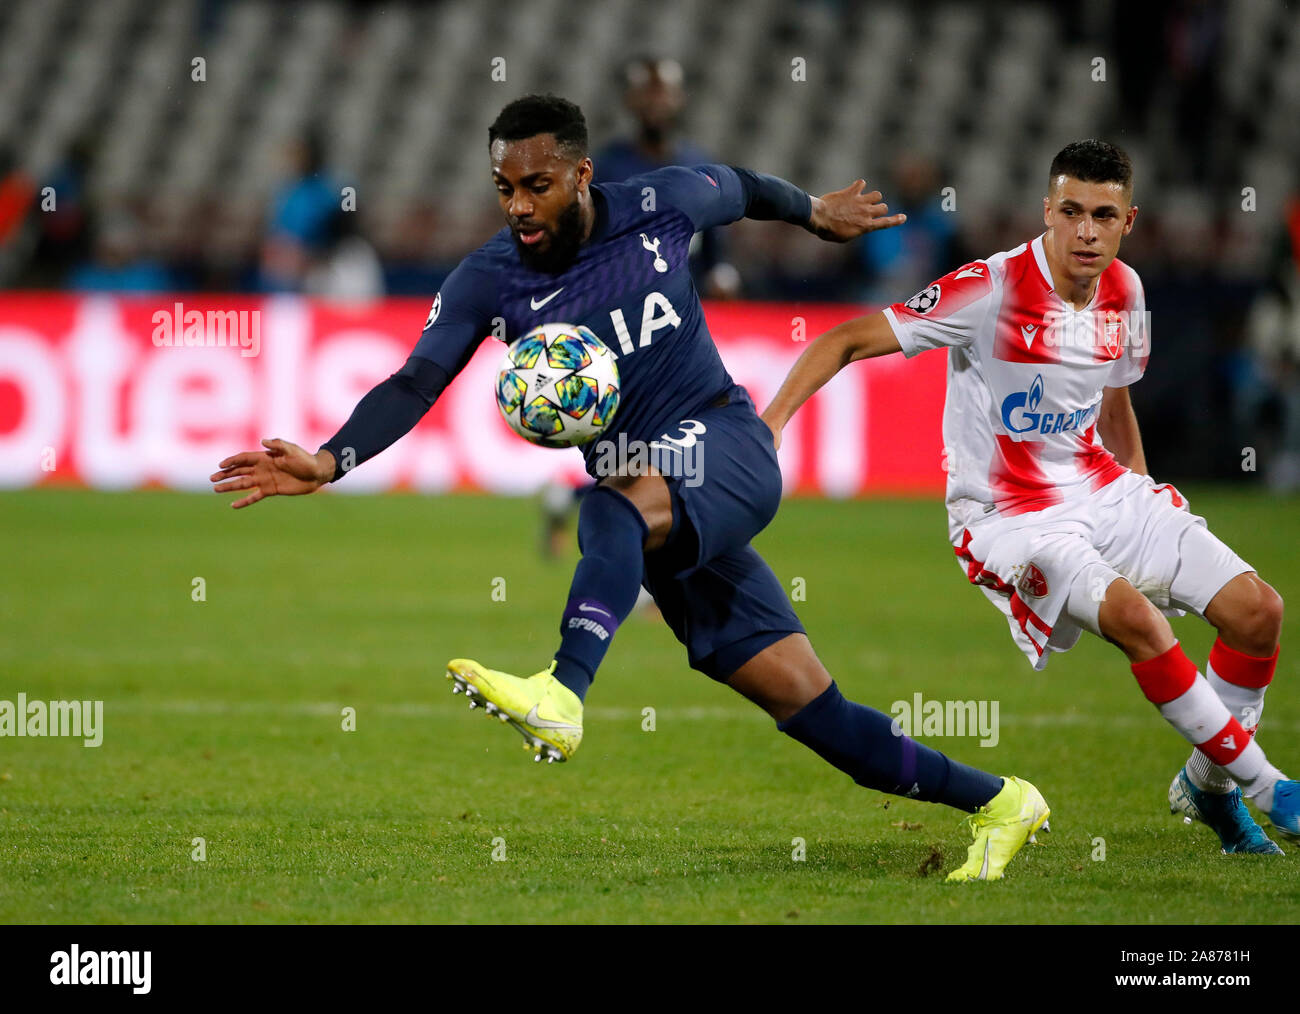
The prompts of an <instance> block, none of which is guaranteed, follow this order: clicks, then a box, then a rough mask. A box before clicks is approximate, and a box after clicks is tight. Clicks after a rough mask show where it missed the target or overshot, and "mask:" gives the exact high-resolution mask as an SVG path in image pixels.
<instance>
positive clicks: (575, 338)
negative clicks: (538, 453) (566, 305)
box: [496, 324, 619, 447]
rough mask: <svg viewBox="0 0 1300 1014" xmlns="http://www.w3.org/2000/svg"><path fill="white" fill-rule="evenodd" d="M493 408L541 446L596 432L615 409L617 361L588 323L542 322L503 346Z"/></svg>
mask: <svg viewBox="0 0 1300 1014" xmlns="http://www.w3.org/2000/svg"><path fill="white" fill-rule="evenodd" d="M496 393H497V408H499V409H500V410H501V414H502V415H503V416H505V420H506V422H508V423H509V424H510V428H511V429H513V430H514V431H515V432H516V433H518V434H519V435H520V436H521V437H523V438H524V439H525V440H529V441H531V442H532V443H534V444H540V445H542V446H543V447H574V446H576V445H577V444H585V443H586V442H587V441H589V440H592V439H593V438H595V437H596V436H598V435H599V434H600V433H601V432H602V431H603V430H604V429H605V427H606V426H608V425H609V421H610V420H611V419H612V418H613V417H614V413H615V412H616V411H617V410H618V398H619V384H618V362H617V361H616V360H615V358H614V354H613V353H612V352H610V351H609V349H608V348H606V347H605V345H604V344H603V343H602V342H601V340H600V339H599V338H597V337H596V336H595V334H593V333H592V332H591V331H590V330H589V329H588V328H585V327H582V326H581V325H575V324H542V325H540V326H538V327H535V328H533V329H532V330H531V331H529V332H528V333H527V334H526V335H524V336H523V337H522V338H520V339H518V340H517V341H515V342H514V343H513V344H512V345H511V346H510V347H509V349H507V350H506V355H505V359H504V360H503V361H502V363H501V368H500V370H498V371H497V384H496Z"/></svg>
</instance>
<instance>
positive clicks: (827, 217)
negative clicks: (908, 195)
mask: <svg viewBox="0 0 1300 1014" xmlns="http://www.w3.org/2000/svg"><path fill="white" fill-rule="evenodd" d="M866 186H867V184H866V181H865V180H854V181H853V182H852V183H850V184H849V185H848V186H847V187H845V188H844V189H843V190H833V191H831V192H830V193H829V194H823V195H822V196H821V197H814V198H813V202H812V216H811V217H810V218H809V219H808V230H809V231H810V232H812V233H813V234H814V235H815V236H817V237H818V238H819V239H825V240H829V241H830V242H832V243H847V242H848V241H849V240H851V239H857V238H858V237H859V236H861V235H862V234H863V233H867V232H875V231H876V230H877V229H889V228H891V227H892V226H895V225H902V224H903V223H904V222H906V221H907V216H906V215H890V214H889V205H887V204H885V203H884V202H883V201H882V200H881V193H880V191H879V190H872V191H871V192H870V193H865V194H864V193H863V192H862V191H863V190H865V189H866Z"/></svg>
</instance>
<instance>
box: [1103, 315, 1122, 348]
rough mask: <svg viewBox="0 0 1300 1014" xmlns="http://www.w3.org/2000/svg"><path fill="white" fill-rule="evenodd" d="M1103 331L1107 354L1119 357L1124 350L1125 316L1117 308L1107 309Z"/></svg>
mask: <svg viewBox="0 0 1300 1014" xmlns="http://www.w3.org/2000/svg"><path fill="white" fill-rule="evenodd" d="M1102 333H1103V336H1104V342H1105V348H1106V354H1107V355H1108V356H1110V358H1111V359H1118V358H1119V357H1120V355H1121V354H1122V353H1123V352H1124V318H1123V317H1121V316H1120V315H1119V313H1117V312H1116V311H1115V310H1107V311H1106V320H1105V321H1104V323H1103V324H1102Z"/></svg>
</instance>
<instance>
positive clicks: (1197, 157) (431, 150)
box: [0, 0, 1300, 481]
mask: <svg viewBox="0 0 1300 1014" xmlns="http://www.w3.org/2000/svg"><path fill="white" fill-rule="evenodd" d="M642 52H652V53H658V54H663V55H666V56H671V57H674V58H676V59H677V60H678V61H679V62H680V63H681V65H682V66H683V68H684V69H685V75H686V86H687V91H688V95H689V105H688V107H687V110H686V113H685V119H684V121H683V124H682V126H683V130H684V132H685V133H687V134H688V135H689V136H691V137H692V138H694V139H696V140H698V141H699V142H700V143H701V144H703V145H704V146H705V147H706V148H707V149H708V150H709V151H711V152H713V153H714V155H715V156H716V157H717V158H718V159H719V160H720V161H727V162H731V163H734V164H741V165H747V166H752V167H754V168H758V169H762V170H764V171H768V172H773V173H776V174H779V175H783V176H786V177H787V178H789V179H792V180H794V181H796V182H798V183H799V184H800V185H801V186H803V187H805V188H806V189H808V190H811V191H814V192H820V191H823V190H825V189H830V188H834V187H839V186H842V185H844V184H845V183H847V182H848V181H850V180H851V179H853V178H854V177H857V176H865V177H866V178H867V179H868V180H869V181H870V182H872V184H873V185H878V186H880V187H881V189H883V190H885V191H886V196H887V198H888V196H889V193H890V192H891V186H892V184H893V183H894V179H893V175H892V174H893V173H894V172H895V170H896V167H897V159H898V157H899V155H900V154H902V153H907V154H909V155H911V156H914V157H917V158H922V159H926V160H928V161H929V162H930V163H931V165H932V166H933V169H934V172H935V174H936V176H935V178H936V179H937V180H938V181H939V182H940V183H941V184H942V186H943V187H952V188H953V191H952V193H953V195H954V197H955V201H956V213H955V217H954V222H955V228H954V230H953V236H952V241H951V244H950V245H949V246H946V247H945V248H944V249H945V254H944V256H945V257H946V258H949V259H952V260H954V261H955V262H960V261H961V260H965V259H967V258H968V257H971V256H979V255H984V254H987V253H990V252H992V251H994V250H999V249H1006V248H1008V247H1010V246H1014V245H1016V244H1017V243H1019V242H1022V241H1023V240H1024V239H1026V238H1027V237H1028V236H1030V235H1032V233H1033V231H1034V230H1035V229H1036V227H1037V224H1038V222H1039V221H1040V218H1039V201H1040V199H1041V196H1042V193H1043V189H1044V182H1045V181H1044V177H1045V175H1046V166H1047V164H1048V162H1049V160H1050V158H1051V156H1052V154H1053V153H1054V152H1055V151H1056V150H1058V149H1059V148H1060V147H1061V146H1062V145H1063V144H1064V143H1065V142H1067V141H1069V140H1071V139H1074V138H1077V137H1081V136H1090V135H1100V136H1104V137H1107V138H1108V139H1111V140H1114V141H1117V142H1118V143H1120V144H1121V145H1123V146H1125V147H1126V148H1127V149H1128V150H1129V152H1130V154H1131V155H1132V156H1133V158H1134V162H1135V164H1136V166H1137V173H1138V183H1137V202H1138V203H1139V205H1140V206H1141V209H1142V212H1141V217H1140V220H1139V228H1138V229H1137V230H1136V231H1135V233H1134V235H1133V236H1132V237H1131V238H1130V240H1129V241H1128V242H1127V245H1126V248H1125V252H1124V253H1123V255H1122V256H1124V257H1125V259H1126V260H1128V261H1129V262H1130V263H1132V264H1134V266H1135V267H1137V268H1138V269H1139V271H1141V272H1142V274H1143V277H1144V279H1145V280H1146V282H1147V288H1148V304H1149V305H1150V306H1151V308H1152V311H1153V314H1154V315H1155V317H1156V330H1157V341H1160V340H1161V339H1164V340H1165V341H1166V342H1168V341H1169V340H1171V339H1172V338H1173V336H1174V335H1177V336H1178V340H1179V341H1180V342H1181V343H1182V348H1181V349H1180V354H1179V365H1178V366H1177V367H1175V366H1172V365H1166V366H1164V367H1162V371H1163V372H1162V373H1161V375H1160V376H1161V379H1160V380H1158V381H1157V382H1156V383H1154V384H1149V385H1147V386H1146V389H1144V390H1143V391H1142V392H1141V397H1142V399H1143V401H1144V402H1145V404H1143V403H1142V402H1140V404H1139V407H1140V408H1143V409H1145V410H1146V413H1147V415H1148V416H1149V417H1152V418H1153V423H1152V424H1151V425H1150V427H1149V432H1150V434H1151V438H1152V439H1153V440H1155V441H1156V442H1157V443H1159V442H1161V441H1166V442H1167V444H1168V447H1169V450H1170V453H1171V454H1173V455H1174V460H1173V462H1172V464H1171V468H1172V469H1173V470H1174V471H1180V470H1181V471H1184V472H1189V473H1199V474H1212V473H1215V472H1216V471H1217V472H1219V473H1223V472H1224V471H1225V470H1226V469H1228V467H1229V465H1228V464H1226V462H1227V461H1228V460H1229V459H1230V458H1231V456H1230V455H1227V454H1226V452H1225V453H1220V454H1217V455H1216V456H1215V457H1214V459H1213V462H1211V461H1210V459H1209V458H1208V457H1207V456H1206V455H1207V454H1208V453H1209V452H1204V453H1203V451H1204V445H1206V444H1210V443H1213V442H1214V440H1216V439H1226V440H1228V441H1229V442H1231V441H1237V442H1238V443H1239V442H1240V440H1241V439H1243V437H1242V436H1241V433H1242V432H1244V431H1248V430H1249V428H1250V427H1251V426H1254V425H1256V421H1257V417H1259V416H1260V414H1261V412H1262V413H1263V417H1265V418H1266V419H1267V417H1268V412H1269V411H1270V410H1268V409H1267V408H1259V406H1267V405H1270V404H1271V405H1275V406H1281V407H1280V408H1278V410H1277V411H1279V412H1281V413H1282V415H1284V416H1285V415H1286V414H1287V412H1288V409H1287V408H1286V405H1287V404H1289V403H1288V401H1287V399H1288V397H1290V399H1291V403H1294V402H1295V401H1297V396H1296V395H1295V393H1294V387H1295V384H1296V381H1295V376H1294V374H1295V369H1294V361H1295V358H1296V352H1295V348H1296V347H1297V346H1300V336H1297V334H1296V332H1297V330H1300V323H1297V321H1298V320H1300V315H1298V313H1297V311H1296V308H1295V300H1294V299H1293V298H1292V295H1291V294H1293V293H1296V292H1300V286H1297V285H1296V283H1295V276H1296V268H1295V261H1294V256H1293V254H1292V251H1293V249H1294V248H1296V247H1297V246H1300V240H1297V239H1296V238H1295V235H1296V234H1300V224H1297V223H1298V222H1300V219H1298V218H1297V216H1296V215H1295V214H1294V213H1291V221H1292V229H1293V230H1294V234H1291V233H1288V231H1287V216H1288V208H1294V207H1295V206H1296V205H1295V203H1294V202H1295V201H1296V200H1297V196H1296V195H1297V194H1298V193H1300V159H1297V152H1300V10H1298V9H1297V8H1296V6H1295V4H1294V3H1291V4H1287V3H1285V2H1283V0H1235V2H1233V3H1231V4H1226V3H1217V2H1192V0H1185V2H1179V3H1173V4H1167V5H1131V4H1124V3H1120V2H1118V0H1107V2H1070V3H1061V4H1056V5H1048V4H1042V3H1011V4H1001V3H999V4H994V3H984V4H980V3H976V4H968V3H912V2H899V0H886V2H879V3H874V2H873V3H869V4H868V3H865V2H854V0H800V2H789V0H709V2H705V0H662V2H657V3H653V4H650V3H644V2H641V0H603V2H601V3H599V4H593V5H585V6H575V5H573V4H568V3H562V2H560V0H528V2H519V3H497V4H492V5H485V4H481V3H476V2H473V0H444V2H439V3H414V2H407V3H402V2H395V3H386V4H383V5H371V4H365V3H359V2H354V3H345V2H333V0H307V2H286V3H277V2H272V0H229V2H222V0H95V2H93V3H84V2H82V0H7V2H6V3H5V4H3V5H0V187H3V186H4V185H5V179H6V178H8V180H9V184H10V187H9V190H8V191H7V192H8V193H9V195H10V198H11V205H12V206H14V207H21V205H22V201H23V200H24V199H26V200H28V201H29V202H30V203H31V205H32V211H33V213H32V214H31V215H30V216H28V218H27V219H26V221H25V222H18V223H17V224H13V225H12V226H11V227H7V226H6V225H5V219H4V217H3V210H4V209H3V207H0V284H2V285H4V286H5V287H6V288H15V287H28V288H31V287H38V288H57V287H64V286H75V287H78V288H83V289H85V288H92V289H93V288H97V287H101V282H103V280H105V279H108V280H109V281H108V282H103V283H104V284H108V285H109V286H110V287H111V286H112V281H111V280H112V279H123V281H122V285H123V286H124V287H139V288H159V287H161V288H169V289H178V290H183V289H201V290H208V291H219V292H231V291H258V290H265V289H267V288H268V287H272V286H268V285H267V284H266V280H265V278H264V276H263V275H262V274H261V273H260V272H259V258H260V257H261V256H262V254H261V250H262V246H263V243H264V241H265V238H266V234H267V230H268V225H269V219H270V214H271V212H270V211H269V210H268V209H270V208H271V207H272V206H273V202H274V201H275V199H276V194H277V192H278V189H279V188H280V187H281V186H282V185H283V183H284V181H285V179H286V174H287V171H288V170H287V164H286V162H285V152H286V148H287V146H288V145H289V144H290V143H291V142H293V141H294V140H295V139H298V138H301V137H303V136H305V135H307V134H308V133H309V132H311V133H314V134H315V135H316V136H318V137H319V139H320V141H321V145H322V152H323V156H324V164H325V166H326V167H327V168H328V171H329V173H330V174H331V179H333V180H335V181H337V183H338V184H339V185H340V186H352V187H355V189H356V195H357V205H356V216H355V219H356V222H357V226H356V233H357V234H358V235H359V236H362V237H364V238H365V240H366V241H367V242H368V243H369V244H370V246H371V248H372V249H373V250H374V251H375V252H376V253H377V255H378V263H379V264H380V265H381V266H382V274H383V286H384V288H385V289H386V291H388V292H389V293H395V294H417V293H418V294H427V293H428V292H430V291H432V290H433V289H435V288H436V286H437V284H438V283H439V281H440V279H441V277H442V276H443V275H444V274H445V273H446V271H447V270H449V269H450V267H451V266H453V265H454V264H455V262H456V260H457V259H458V258H459V257H460V256H461V255H463V254H464V253H465V252H466V251H468V250H469V249H472V248H473V247H474V246H477V245H478V244H479V243H481V242H482V241H483V240H484V239H485V238H486V236H487V235H488V234H489V233H490V231H492V230H495V229H496V228H497V227H498V225H499V218H498V212H497V210H496V207H495V202H494V199H493V193H492V191H491V188H490V187H489V186H488V185H487V179H486V171H485V170H486V150H485V142H486V125H487V123H488V122H489V121H490V120H491V119H492V117H493V116H494V115H495V113H496V112H497V110H498V109H499V108H500V107H501V106H502V105H503V104H504V103H505V102H506V101H508V100H509V99H511V98H514V97H516V96H518V95H520V94H523V93H525V92H530V91H547V90H549V91H555V92H558V93H561V94H564V95H565V96H567V97H569V98H571V99H573V100H574V101H576V102H578V103H579V104H580V105H581V106H582V107H583V108H584V110H585V112H586V114H587V117H588V122H589V126H590V129H591V135H592V142H593V147H599V146H600V145H601V144H602V143H604V142H605V141H607V140H608V139H609V138H610V137H612V136H613V135H615V134H616V133H617V132H619V131H620V130H623V129H625V128H626V123H627V121H626V117H625V113H624V112H623V110H622V108H621V104H620V84H619V80H620V79H619V69H620V67H621V66H622V64H623V62H624V61H625V60H626V59H627V58H628V57H629V56H631V55H633V54H635V53H642ZM1098 59H1100V60H1102V61H1104V64H1102V65H1099V64H1098V63H1097V61H1098ZM196 60H201V61H202V74H201V77H202V79H201V80H195V77H196V76H199V74H198V71H196V70H195V61H196ZM799 60H801V61H803V63H802V65H801V66H802V77H803V78H804V79H802V80H800V79H797V78H799V77H800V74H799V73H798V72H796V67H795V61H799ZM494 61H504V62H503V63H501V62H494ZM1099 74H1104V80H1098V79H1097V78H1098V76H1099ZM502 75H504V80H498V79H497V78H500V77H501V76H502ZM6 174H7V177H6ZM46 186H53V187H54V190H55V193H56V195H58V196H59V199H60V200H62V201H63V202H64V203H63V205H62V208H61V212H60V214H62V216H63V217H62V218H58V217H57V216H54V215H44V216H42V215H41V214H39V213H37V212H36V205H37V204H38V203H39V200H40V194H41V192H42V190H41V188H43V187H46ZM1244 188H1251V190H1250V198H1249V199H1250V200H1251V201H1253V202H1254V205H1253V207H1254V210H1252V211H1246V210H1243V201H1245V200H1246V199H1247V198H1246V196H1245V191H1244ZM23 195H27V196H26V198H24V196H23ZM1288 202H1290V203H1288ZM734 228H735V230H736V231H737V232H738V233H739V234H740V235H739V236H738V239H737V242H736V243H735V245H734V248H735V261H736V264H737V267H738V268H739V270H740V274H741V277H742V278H743V279H744V283H745V285H744V294H745V295H746V296H748V297H751V298H781V299H801V298H817V299H823V300H824V299H843V300H856V301H866V300H873V299H875V298H876V297H877V295H878V293H877V292H876V291H875V290H873V289H872V288H871V286H870V285H869V284H868V283H869V282H870V279H869V278H864V272H867V271H868V270H869V269H868V265H869V264H870V259H869V258H863V257H862V256H860V255H859V253H858V252H856V251H854V250H852V249H847V248H828V247H827V246H826V245H825V244H820V243H818V242H816V241H815V240H813V239H812V238H811V237H807V236H803V235H800V234H799V233H798V232H797V231H795V230H790V229H785V228H780V227H777V226H772V225H769V224H755V223H741V224H740V225H738V226H736V227H734ZM6 229H7V231H4V230H6ZM132 264H134V265H136V266H138V267H140V268H142V269H143V270H139V271H134V272H130V273H128V274H125V275H124V274H122V273H121V270H122V267H123V265H127V266H128V267H129V266H130V265H132ZM106 265H107V267H108V268H109V269H110V270H107V271H104V270H96V269H100V268H104V267H105V266H106ZM948 266H951V265H940V266H939V267H940V268H941V269H943V268H946V267H948ZM78 269H81V274H78V273H77V272H78ZM114 272H117V273H114ZM160 277H161V278H163V279H165V281H164V282H161V283H159V282H157V281H156V280H157V279H158V278H160ZM1268 292H1272V293H1273V294H1274V297H1276V298H1279V299H1281V300H1282V316H1281V320H1282V323H1281V324H1280V325H1279V324H1278V323H1277V319H1278V318H1277V315H1276V314H1274V315H1273V316H1269V314H1268V313H1264V314H1263V315H1262V317H1261V315H1260V313H1253V314H1252V309H1251V308H1252V306H1255V307H1258V305H1259V301H1260V299H1261V298H1263V299H1265V300H1267V298H1269V297H1268V296H1267V293H1268ZM1279 293H1280V294H1281V295H1280V296H1279V295H1278V294H1279ZM1261 294H1264V295H1261ZM903 295H905V293H903V292H895V293H893V296H894V297H895V298H901V297H902V296H903ZM1261 319H1262V320H1264V321H1265V323H1264V324H1260V323H1259V321H1260V320H1261ZM1252 322H1253V323H1252ZM1279 327H1280V328H1281V335H1282V337H1281V338H1280V339H1278V338H1277V333H1278V328H1279ZM1260 328H1269V329H1271V331H1270V332H1269V334H1267V335H1264V336H1262V337H1261V336H1260V335H1258V334H1255V333H1254V332H1255V331H1258V330H1259V329H1260ZM1252 329H1253V330H1252ZM412 337H414V336H412ZM1256 346H1258V347H1259V348H1261V349H1265V350H1271V351H1266V352H1260V353H1258V354H1255V353H1252V352H1251V349H1252V348H1254V347H1256ZM1165 347H1166V348H1167V347H1168V345H1166V346H1165ZM1277 350H1281V351H1277ZM1270 357H1271V358H1270ZM1279 357H1280V358H1279ZM1278 363H1281V367H1277V364H1278ZM1252 364H1253V365H1252ZM1261 364H1264V365H1263V366H1261ZM1288 364H1290V365H1288ZM1275 367H1277V368H1275ZM1278 369H1281V370H1282V372H1283V373H1285V370H1286V369H1290V370H1291V374H1290V376H1291V384H1292V388H1291V394H1290V395H1288V394H1287V392H1286V391H1285V390H1281V389H1280V388H1276V389H1275V388H1274V387H1270V384H1272V383H1273V382H1274V381H1275V380H1276V377H1277V376H1278V375H1280V374H1279V373H1278ZM1252 370H1253V372H1252ZM1251 384H1256V385H1257V386H1258V390H1256V389H1253V388H1251V387H1250V385H1251ZM1189 402H1198V403H1199V404H1200V405H1201V406H1205V405H1210V406H1217V410H1218V411H1220V412H1222V413H1223V414H1230V413H1232V412H1233V411H1234V406H1236V408H1235V411H1237V413H1238V416H1239V417H1240V418H1239V420H1238V421H1239V422H1240V425H1239V426H1235V427H1230V428H1229V432H1228V434H1227V436H1222V435H1221V433H1220V431H1221V430H1222V429H1223V428H1222V427H1217V426H1216V423H1215V422H1214V420H1213V419H1203V418H1201V417H1200V416H1196V415H1195V414H1194V410H1193V409H1191V408H1188V407H1187V403H1189ZM1243 405H1245V406H1247V407H1246V408H1242V407H1241V406H1243ZM1250 406H1255V407H1254V408H1251V407H1250ZM1289 411H1290V414H1291V415H1295V414H1296V413H1297V412H1298V411H1300V409H1295V408H1292V409H1290V410H1289ZM1180 413H1181V415H1180ZM1189 413H1191V414H1189ZM1243 413H1244V414H1243ZM1252 413H1253V414H1252ZM1162 421H1163V422H1162ZM1287 425H1289V426H1290V428H1291V430H1296V429H1300V424H1296V423H1295V422H1294V421H1292V422H1291V423H1289V424H1284V425H1283V426H1282V427H1281V428H1282V429H1283V430H1285V429H1286V428H1287ZM1198 427H1199V428H1198ZM1243 427H1244V428H1245V430H1243ZM1274 429H1277V427H1274ZM1189 432H1190V433H1191V434H1192V435H1193V437H1200V438H1202V439H1201V440H1200V442H1199V444H1198V441H1197V440H1196V439H1193V440H1190V441H1189V440H1185V439H1181V438H1178V439H1175V437H1176V436H1177V435H1178V434H1182V435H1183V436H1186V434H1188V433H1189ZM1192 448H1198V449H1197V450H1196V451H1193V450H1192ZM1221 450H1222V449H1221ZM1180 453H1184V454H1185V460H1180V459H1179V458H1178V455H1179V454H1180ZM1196 455H1200V456H1199V457H1198V456H1196ZM1297 481H1300V480H1297Z"/></svg>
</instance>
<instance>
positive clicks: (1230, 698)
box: [1187, 638, 1277, 793]
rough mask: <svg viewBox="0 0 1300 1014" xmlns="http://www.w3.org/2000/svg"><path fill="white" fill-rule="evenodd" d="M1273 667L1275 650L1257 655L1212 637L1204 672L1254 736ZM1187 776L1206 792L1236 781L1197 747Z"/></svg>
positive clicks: (1228, 786) (1225, 788) (1224, 789)
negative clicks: (1211, 645) (1264, 656)
mask: <svg viewBox="0 0 1300 1014" xmlns="http://www.w3.org/2000/svg"><path fill="white" fill-rule="evenodd" d="M1276 670H1277V651H1276V650H1274V652H1273V654H1272V655H1271V656H1269V657H1268V658H1260V657H1258V656H1256V655H1247V654H1244V653H1243V652H1240V651H1237V650H1236V649H1235V648H1229V647H1228V646H1227V645H1226V644H1224V643H1223V639H1222V638H1215V641H1214V647H1213V648H1211V649H1210V664H1209V665H1208V666H1206V667H1205V676H1206V679H1208V680H1209V682H1210V686H1211V687H1213V688H1214V692H1215V693H1216V694H1218V695H1219V700H1221V701H1223V703H1224V704H1225V705H1226V706H1227V708H1228V710H1229V711H1231V712H1232V714H1233V715H1234V716H1235V717H1236V719H1237V721H1239V722H1240V723H1241V727H1242V728H1243V729H1245V730H1246V732H1248V733H1249V734H1250V735H1251V736H1252V737H1253V736H1254V735H1255V729H1256V728H1257V727H1258V726H1259V720H1260V717H1261V716H1262V715H1263V713H1264V691H1265V690H1267V689H1268V685H1269V684H1270V683H1272V682H1273V673H1274V672H1275V671H1276ZM1187 777H1188V778H1189V779H1190V780H1191V783H1192V784H1193V785H1195V786H1196V787H1197V788H1198V789H1202V790H1204V791H1206V792H1220V793H1222V792H1231V791H1232V789H1233V786H1234V785H1235V782H1233V780H1232V776H1231V775H1229V774H1228V772H1227V771H1226V770H1225V769H1223V768H1221V767H1219V766H1218V765H1217V764H1214V763H1211V761H1210V758H1209V757H1207V756H1205V754H1203V753H1201V751H1200V750H1193V751H1192V756H1191V757H1190V758H1188V761H1187Z"/></svg>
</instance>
